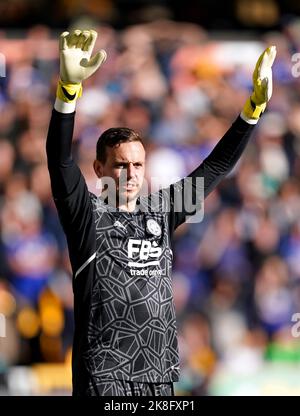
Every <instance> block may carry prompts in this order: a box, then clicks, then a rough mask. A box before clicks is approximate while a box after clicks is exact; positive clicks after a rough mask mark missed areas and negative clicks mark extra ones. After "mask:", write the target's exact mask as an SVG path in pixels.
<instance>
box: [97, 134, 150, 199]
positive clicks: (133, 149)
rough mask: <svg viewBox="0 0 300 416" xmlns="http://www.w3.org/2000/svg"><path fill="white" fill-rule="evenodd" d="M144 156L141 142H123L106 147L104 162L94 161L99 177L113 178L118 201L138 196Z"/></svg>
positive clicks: (142, 176)
mask: <svg viewBox="0 0 300 416" xmlns="http://www.w3.org/2000/svg"><path fill="white" fill-rule="evenodd" d="M145 156H146V154H145V149H144V146H143V145H142V143H140V142H139V141H134V142H125V143H121V144H119V145H116V146H114V147H108V146H107V147H106V161H105V163H102V162H100V161H99V160H96V161H95V162H94V169H95V172H96V174H97V176H98V177H99V178H101V177H110V178H112V179H113V180H114V182H115V186H116V191H117V201H118V202H119V203H121V202H125V203H126V202H130V201H133V200H135V199H136V198H137V197H138V194H139V192H140V189H141V187H142V185H143V180H144V175H145ZM108 192H109V191H108Z"/></svg>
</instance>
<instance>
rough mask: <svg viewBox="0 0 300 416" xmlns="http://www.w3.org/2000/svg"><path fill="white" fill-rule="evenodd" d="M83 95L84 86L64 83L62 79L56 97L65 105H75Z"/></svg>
mask: <svg viewBox="0 0 300 416" xmlns="http://www.w3.org/2000/svg"><path fill="white" fill-rule="evenodd" d="M81 95H82V85H81V83H77V84H69V83H67V82H63V81H62V80H61V79H59V81H58V85H57V90H56V97H57V98H59V99H60V100H62V101H64V102H65V103H74V102H75V101H76V100H77V98H80V97H81Z"/></svg>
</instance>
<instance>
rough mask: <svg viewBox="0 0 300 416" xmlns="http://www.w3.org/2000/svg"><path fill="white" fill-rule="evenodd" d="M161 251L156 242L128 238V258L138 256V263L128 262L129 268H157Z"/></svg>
mask: <svg viewBox="0 0 300 416" xmlns="http://www.w3.org/2000/svg"><path fill="white" fill-rule="evenodd" d="M161 253H162V249H161V247H159V245H158V244H157V243H156V241H153V242H151V241H147V240H136V239H133V238H130V239H129V241H128V258H129V259H133V258H134V257H136V256H138V259H139V261H138V262H135V261H129V262H128V266H129V267H147V266H158V265H159V258H160V256H161Z"/></svg>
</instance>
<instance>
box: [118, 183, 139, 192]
mask: <svg viewBox="0 0 300 416" xmlns="http://www.w3.org/2000/svg"><path fill="white" fill-rule="evenodd" d="M136 188H137V184H136V183H132V182H128V183H127V184H126V185H124V186H122V188H121V189H122V190H123V191H134V190H135V189H136Z"/></svg>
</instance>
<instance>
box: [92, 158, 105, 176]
mask: <svg viewBox="0 0 300 416" xmlns="http://www.w3.org/2000/svg"><path fill="white" fill-rule="evenodd" d="M93 167H94V171H95V173H96V175H97V176H98V178H102V176H103V164H102V162H100V160H97V159H95V160H94V163H93Z"/></svg>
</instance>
